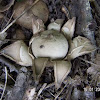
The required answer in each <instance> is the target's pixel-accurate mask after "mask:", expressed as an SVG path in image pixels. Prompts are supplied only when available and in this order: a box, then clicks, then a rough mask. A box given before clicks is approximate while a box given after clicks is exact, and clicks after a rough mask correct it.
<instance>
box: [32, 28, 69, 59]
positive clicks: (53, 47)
mask: <svg viewBox="0 0 100 100" xmlns="http://www.w3.org/2000/svg"><path fill="white" fill-rule="evenodd" d="M33 38H34V39H33V41H32V53H33V55H34V56H35V57H36V58H38V57H49V58H52V59H59V58H64V57H65V56H66V54H67V52H68V41H67V39H66V38H65V37H64V35H63V34H62V33H60V32H59V31H56V30H47V31H44V32H42V33H41V34H40V35H39V36H36V37H33Z"/></svg>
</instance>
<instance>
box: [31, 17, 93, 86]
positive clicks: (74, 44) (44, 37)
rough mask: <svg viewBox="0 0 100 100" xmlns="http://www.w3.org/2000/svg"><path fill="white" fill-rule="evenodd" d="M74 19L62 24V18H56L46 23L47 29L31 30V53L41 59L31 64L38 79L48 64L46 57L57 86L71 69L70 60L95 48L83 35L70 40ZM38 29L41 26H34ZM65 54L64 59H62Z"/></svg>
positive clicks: (35, 57) (72, 33)
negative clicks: (51, 65)
mask: <svg viewBox="0 0 100 100" xmlns="http://www.w3.org/2000/svg"><path fill="white" fill-rule="evenodd" d="M75 20H76V18H75V17H74V18H72V19H69V20H68V21H67V22H66V23H65V24H64V26H62V23H63V22H62V20H56V21H54V22H52V23H50V24H49V25H48V30H44V31H43V32H41V31H39V33H34V31H33V34H34V35H33V37H32V39H31V40H30V49H31V55H32V56H33V58H34V59H37V63H39V62H41V61H42V62H41V64H40V65H37V64H36V62H34V64H35V65H33V68H34V69H37V70H35V71H36V72H35V75H36V76H39V77H38V80H39V78H40V76H41V74H42V72H43V70H44V68H45V67H46V66H47V64H48V61H47V58H48V59H51V60H50V61H49V62H50V63H52V64H53V66H54V75H55V85H56V87H57V88H59V87H60V85H61V83H62V82H63V80H64V79H65V77H66V76H67V75H68V74H69V72H70V70H71V62H70V61H71V60H72V59H74V58H76V57H78V56H81V55H83V54H87V53H90V52H92V51H93V50H95V47H94V46H93V45H92V44H91V42H90V41H89V40H88V39H86V38H85V37H81V36H79V37H76V38H74V39H73V40H72V37H73V35H74V28H75ZM35 24H36V23H35ZM35 24H34V26H35ZM61 26H62V27H61ZM40 29H41V27H39V28H36V30H37V31H38V30H40ZM33 30H34V29H33ZM89 47H90V48H89ZM68 50H69V52H68ZM75 50H76V51H75ZM65 56H66V60H62V59H64V58H65ZM41 57H42V58H41ZM45 61H46V62H45ZM37 72H38V74H37Z"/></svg>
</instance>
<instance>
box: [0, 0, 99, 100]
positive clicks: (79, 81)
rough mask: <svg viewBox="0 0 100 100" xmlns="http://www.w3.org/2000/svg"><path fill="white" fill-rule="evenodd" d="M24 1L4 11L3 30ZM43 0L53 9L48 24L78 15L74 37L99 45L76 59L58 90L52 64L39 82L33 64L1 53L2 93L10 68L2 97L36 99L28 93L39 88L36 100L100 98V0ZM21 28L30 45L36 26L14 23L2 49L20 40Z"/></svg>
mask: <svg viewBox="0 0 100 100" xmlns="http://www.w3.org/2000/svg"><path fill="white" fill-rule="evenodd" d="M1 1H2V3H1V4H3V5H6V4H8V3H9V2H10V1H11V0H0V2H1ZM21 1H24V0H15V2H14V4H13V5H12V6H11V7H10V8H9V9H8V10H6V11H3V12H1V13H0V30H1V31H2V30H3V29H4V28H5V27H6V26H7V25H9V23H10V22H12V21H13V20H14V19H13V18H12V16H13V8H14V5H15V3H16V2H21ZM33 1H35V0H33ZM43 1H44V2H45V3H46V5H47V6H48V9H49V18H48V21H47V22H46V23H45V26H47V25H48V24H49V23H50V22H52V21H54V20H56V19H64V22H66V21H67V20H68V19H69V18H72V17H76V26H75V33H74V34H75V35H74V37H76V36H78V35H80V36H84V37H86V38H88V39H89V40H90V41H91V43H92V44H93V45H95V46H96V48H97V49H96V50H95V52H92V53H90V54H86V55H83V56H80V57H78V58H75V59H74V60H72V68H71V71H70V73H69V74H68V76H67V77H66V79H65V80H64V82H63V83H62V85H61V87H60V88H59V89H58V90H57V89H56V88H55V86H54V84H53V83H54V80H55V79H54V69H53V68H52V67H47V68H45V70H44V72H43V74H42V76H41V78H40V82H39V83H37V84H36V82H35V80H34V75H33V71H32V68H31V66H30V67H25V66H21V65H18V64H16V63H15V62H14V61H12V60H10V59H8V58H6V57H4V56H2V55H0V97H1V96H2V94H3V91H4V88H5V81H6V77H5V72H6V71H5V70H6V68H7V73H8V74H7V83H6V88H5V91H4V94H3V99H2V100H32V99H27V95H30V94H31V90H32V89H33V88H36V91H35V92H36V93H35V95H34V96H35V97H34V98H35V99H33V100H100V0H43ZM1 4H0V5H1ZM62 7H64V9H65V12H64V11H62ZM0 9H1V8H0ZM2 16H3V17H2ZM9 21H10V22H9ZM7 23H8V24H7ZM18 29H20V30H21V31H22V32H23V33H24V35H25V39H24V42H25V43H26V44H27V45H28V46H29V40H30V39H31V37H32V30H31V29H27V28H24V27H23V26H20V25H18V24H16V23H14V24H13V25H12V26H11V27H10V28H8V29H7V31H6V32H7V36H6V38H5V39H4V40H0V50H1V49H3V48H4V47H6V46H7V45H9V44H11V43H12V42H15V41H16V40H18V39H16V38H13V37H14V35H15V33H16V30H18Z"/></svg>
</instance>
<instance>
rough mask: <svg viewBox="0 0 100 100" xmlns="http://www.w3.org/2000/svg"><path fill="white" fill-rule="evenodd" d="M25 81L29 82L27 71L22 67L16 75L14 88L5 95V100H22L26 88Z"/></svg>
mask: <svg viewBox="0 0 100 100" xmlns="http://www.w3.org/2000/svg"><path fill="white" fill-rule="evenodd" d="M27 80H29V75H28V70H27V68H25V67H22V68H21V69H20V71H19V73H18V76H17V78H16V82H15V85H14V87H13V88H12V90H11V91H10V92H9V93H7V96H6V100H22V98H23V95H24V92H25V90H26V88H27Z"/></svg>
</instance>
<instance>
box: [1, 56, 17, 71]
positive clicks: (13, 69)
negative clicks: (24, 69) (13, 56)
mask: <svg viewBox="0 0 100 100" xmlns="http://www.w3.org/2000/svg"><path fill="white" fill-rule="evenodd" d="M0 62H1V63H3V64H5V65H6V66H7V67H9V69H10V72H13V71H15V72H18V70H17V69H16V67H15V66H14V65H13V64H11V63H10V62H9V61H8V60H7V59H5V58H4V57H2V56H0Z"/></svg>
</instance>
